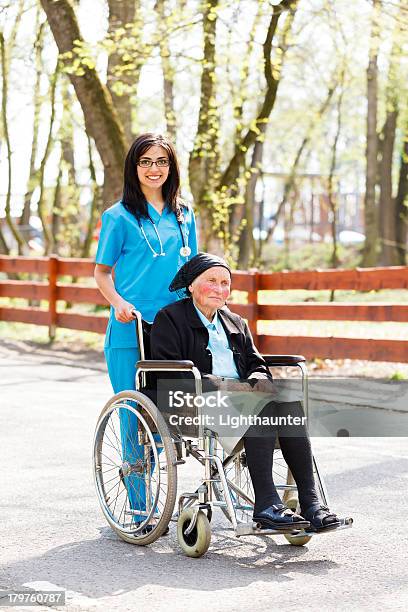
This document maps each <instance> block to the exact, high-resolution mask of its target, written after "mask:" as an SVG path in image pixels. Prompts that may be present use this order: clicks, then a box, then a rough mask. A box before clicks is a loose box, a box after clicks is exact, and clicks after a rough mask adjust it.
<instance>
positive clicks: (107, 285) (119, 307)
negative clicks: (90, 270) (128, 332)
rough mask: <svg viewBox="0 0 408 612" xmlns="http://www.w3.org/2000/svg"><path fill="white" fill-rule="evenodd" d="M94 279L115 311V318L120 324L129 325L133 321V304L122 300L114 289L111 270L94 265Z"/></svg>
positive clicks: (107, 267)
mask: <svg viewBox="0 0 408 612" xmlns="http://www.w3.org/2000/svg"><path fill="white" fill-rule="evenodd" d="M94 277H95V280H96V284H97V285H98V287H99V289H100V291H101V293H102V295H103V296H104V297H105V298H106V299H107V300H108V302H109V304H111V305H112V306H113V308H114V309H115V318H116V320H117V321H120V322H121V323H129V321H133V320H134V318H135V317H134V316H133V314H132V310H134V309H135V307H134V305H133V304H130V303H129V302H127V301H126V300H124V299H123V298H122V297H121V296H120V295H119V293H118V292H117V291H116V289H115V285H114V282H113V279H112V268H111V267H110V266H105V265H103V264H96V266H95V272H94Z"/></svg>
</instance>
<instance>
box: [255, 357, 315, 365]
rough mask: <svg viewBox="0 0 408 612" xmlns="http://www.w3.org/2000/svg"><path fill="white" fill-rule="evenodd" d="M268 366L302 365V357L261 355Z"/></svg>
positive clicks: (303, 359) (303, 360)
mask: <svg viewBox="0 0 408 612" xmlns="http://www.w3.org/2000/svg"><path fill="white" fill-rule="evenodd" d="M262 357H263V358H264V359H265V361H266V365H268V366H296V365H299V363H304V362H305V361H306V359H305V358H304V357H303V355H262Z"/></svg>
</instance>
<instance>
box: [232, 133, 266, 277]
mask: <svg viewBox="0 0 408 612" xmlns="http://www.w3.org/2000/svg"><path fill="white" fill-rule="evenodd" d="M263 127H264V129H266V125H265V124H264V126H263ZM263 147H264V141H263V140H257V141H256V142H255V145H254V150H253V152H252V161H251V167H250V168H249V172H250V173H251V176H250V177H249V179H248V182H247V185H246V190H245V203H244V218H245V220H246V224H245V226H244V227H243V228H242V231H241V235H240V237H239V242H238V248H239V256H238V268H239V269H241V270H245V269H246V268H248V267H249V266H253V265H254V264H255V260H256V245H255V240H254V212H255V205H256V202H255V190H256V184H257V182H258V177H259V173H260V170H261V168H262V156H263Z"/></svg>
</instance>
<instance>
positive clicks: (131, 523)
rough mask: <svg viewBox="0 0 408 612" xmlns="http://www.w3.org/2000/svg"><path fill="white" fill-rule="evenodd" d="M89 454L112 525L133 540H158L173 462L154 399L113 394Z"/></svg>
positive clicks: (168, 512) (172, 493) (170, 505)
mask: <svg viewBox="0 0 408 612" xmlns="http://www.w3.org/2000/svg"><path fill="white" fill-rule="evenodd" d="M93 455H94V466H93V468H94V480H95V486H96V491H97V495H98V499H99V503H100V505H101V508H102V512H103V514H104V516H105V518H106V520H107V522H108V523H109V525H110V526H111V527H112V529H113V530H114V531H115V532H116V533H117V534H118V535H119V536H120V537H121V538H122V540H125V541H126V542H129V543H131V544H138V545H146V544H151V543H152V542H154V541H155V540H157V538H158V537H160V536H161V535H162V534H163V533H164V532H165V531H166V529H167V526H168V524H169V521H170V519H171V516H172V512H173V509H174V504H175V501H176V493H177V467H176V454H175V449H174V444H173V441H172V439H171V437H170V433H169V430H168V428H167V425H166V423H165V421H164V419H163V417H162V415H161V414H160V412H159V411H158V409H157V408H156V406H155V405H154V403H153V402H152V401H151V400H150V399H149V398H148V397H147V396H146V395H144V394H143V393H140V392H138V391H122V392H121V393H118V394H117V395H115V396H113V397H112V398H111V399H110V400H109V402H108V403H107V404H106V406H105V408H104V409H103V410H102V413H101V415H100V417H99V419H98V422H97V425H96V430H95V437H94V447H93Z"/></svg>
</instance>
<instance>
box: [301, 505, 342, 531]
mask: <svg viewBox="0 0 408 612" xmlns="http://www.w3.org/2000/svg"><path fill="white" fill-rule="evenodd" d="M302 514H304V516H305V518H307V520H308V521H309V522H310V528H309V529H308V531H329V529H337V527H340V525H341V522H340V521H339V519H338V516H337V515H336V514H334V513H333V512H330V510H329V509H328V507H327V506H323V505H320V504H319V505H318V506H311V507H310V508H308V509H307V510H306V511H305V512H303V513H302Z"/></svg>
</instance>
